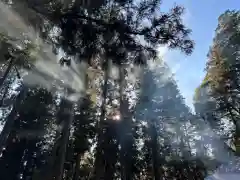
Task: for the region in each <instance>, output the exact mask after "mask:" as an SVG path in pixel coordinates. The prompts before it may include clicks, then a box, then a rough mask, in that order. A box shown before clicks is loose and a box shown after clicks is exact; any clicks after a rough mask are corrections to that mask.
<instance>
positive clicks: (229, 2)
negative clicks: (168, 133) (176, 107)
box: [160, 0, 240, 108]
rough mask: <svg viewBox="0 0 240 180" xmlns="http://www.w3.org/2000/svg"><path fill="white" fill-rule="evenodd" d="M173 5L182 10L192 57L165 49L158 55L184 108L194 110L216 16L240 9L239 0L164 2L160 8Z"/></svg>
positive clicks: (216, 19)
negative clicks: (189, 31)
mask: <svg viewBox="0 0 240 180" xmlns="http://www.w3.org/2000/svg"><path fill="white" fill-rule="evenodd" d="M174 4H177V5H182V6H184V7H185V14H184V16H183V20H184V22H185V25H187V27H188V28H190V29H192V35H191V38H192V39H193V40H194V41H195V49H194V52H193V53H192V55H191V56H186V55H184V54H183V53H181V52H179V51H168V50H167V49H166V48H164V47H163V48H160V51H161V52H160V53H161V54H162V55H163V58H164V60H165V61H166V62H167V63H168V64H169V66H170V67H171V68H172V71H173V73H174V74H175V79H176V80H177V82H178V86H179V89H180V91H181V93H182V95H183V96H184V98H185V100H186V103H187V105H188V106H190V107H191V108H193V105H192V102H193V100H192V99H193V95H194V90H195V88H196V87H198V85H199V84H200V83H201V81H202V79H203V78H204V76H205V72H204V68H205V64H206V60H207V53H208V50H209V47H210V46H211V44H212V40H213V37H214V34H215V29H216V27H217V24H218V17H219V16H220V15H221V14H222V13H224V12H225V11H226V10H228V9H230V10H240V0H163V4H162V8H163V10H164V11H165V10H167V9H168V8H171V7H172V6H173V5H174Z"/></svg>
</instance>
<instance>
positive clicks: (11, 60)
mask: <svg viewBox="0 0 240 180" xmlns="http://www.w3.org/2000/svg"><path fill="white" fill-rule="evenodd" d="M13 65H14V59H13V58H11V59H10V62H9V64H8V67H7V69H6V71H5V72H4V74H3V77H2V78H1V79H0V88H2V86H3V83H4V81H5V79H6V78H7V76H8V74H9V73H10V71H11V69H12V67H13Z"/></svg>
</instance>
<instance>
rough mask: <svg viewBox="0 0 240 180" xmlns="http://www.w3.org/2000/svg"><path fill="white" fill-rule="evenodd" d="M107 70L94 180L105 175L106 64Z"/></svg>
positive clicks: (106, 77)
mask: <svg viewBox="0 0 240 180" xmlns="http://www.w3.org/2000/svg"><path fill="white" fill-rule="evenodd" d="M103 69H104V70H105V74H104V85H103V102H102V105H101V114H100V120H99V123H97V131H98V143H97V152H96V159H95V163H94V177H93V178H94V180H100V179H102V178H103V176H104V173H105V163H104V155H103V153H102V151H103V147H102V144H103V136H104V134H103V131H102V130H103V123H104V120H105V117H106V101H107V92H108V79H109V64H108V62H105V66H104V68H103Z"/></svg>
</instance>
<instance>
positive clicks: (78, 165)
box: [73, 154, 81, 180]
mask: <svg viewBox="0 0 240 180" xmlns="http://www.w3.org/2000/svg"><path fill="white" fill-rule="evenodd" d="M80 162H81V154H78V155H77V159H76V165H75V171H74V172H75V173H74V178H73V180H79V170H80Z"/></svg>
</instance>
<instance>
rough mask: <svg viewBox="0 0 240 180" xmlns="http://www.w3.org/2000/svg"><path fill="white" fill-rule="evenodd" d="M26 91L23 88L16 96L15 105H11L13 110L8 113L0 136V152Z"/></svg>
mask: <svg viewBox="0 0 240 180" xmlns="http://www.w3.org/2000/svg"><path fill="white" fill-rule="evenodd" d="M26 92H27V89H26V88H25V87H23V89H22V90H21V91H20V93H19V94H18V96H17V98H16V100H15V103H14V105H13V108H12V110H11V112H10V114H9V115H8V117H7V120H6V123H5V125H4V127H3V130H2V132H1V134H0V152H1V151H2V150H3V148H4V146H5V143H6V141H7V138H8V136H9V134H10V132H11V128H12V126H13V124H14V120H15V117H16V116H17V110H18V108H19V107H20V105H21V102H22V100H23V99H24V97H25V95H26Z"/></svg>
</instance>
